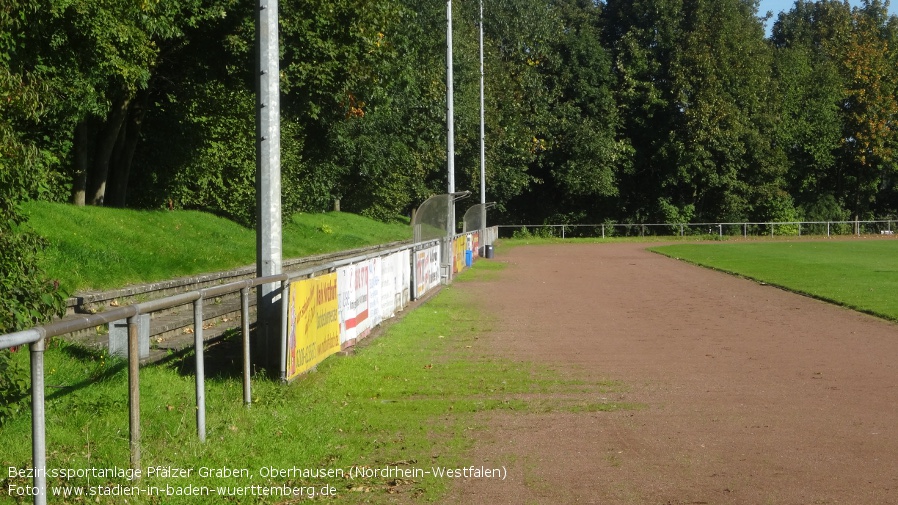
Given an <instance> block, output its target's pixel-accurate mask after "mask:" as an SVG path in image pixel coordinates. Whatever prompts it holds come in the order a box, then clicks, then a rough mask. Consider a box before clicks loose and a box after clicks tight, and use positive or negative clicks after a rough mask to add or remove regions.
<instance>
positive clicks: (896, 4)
mask: <svg viewBox="0 0 898 505" xmlns="http://www.w3.org/2000/svg"><path fill="white" fill-rule="evenodd" d="M848 3H850V4H851V5H852V6H855V7H860V6H861V5H862V4H863V2H861V1H860V0H850V1H849V2H848ZM793 5H795V0H761V6H760V7H759V8H758V15H760V16H763V15H764V14H765V13H766V12H767V11H772V12H773V19H771V20H770V21H768V22H767V35H768V36H770V30H772V29H773V23H774V21H776V18H777V17H779V13H780V12H781V11H787V10H789V9H791V8H792V6H793ZM889 13H890V14H893V15H898V0H892V1H891V2H890V3H889Z"/></svg>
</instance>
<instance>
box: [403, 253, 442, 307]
mask: <svg viewBox="0 0 898 505" xmlns="http://www.w3.org/2000/svg"><path fill="white" fill-rule="evenodd" d="M398 256H399V265H398V268H399V273H400V275H401V277H400V275H397V278H399V279H401V280H400V287H399V289H401V293H402V299H401V301H400V302H399V303H398V306H397V307H396V310H402V309H404V308H405V306H406V305H408V304H409V302H410V301H411V293H412V292H411V285H412V280H411V279H412V251H411V250H410V249H406V250H404V251H400V252H399V253H398ZM438 277H439V276H438ZM437 282H439V280H437Z"/></svg>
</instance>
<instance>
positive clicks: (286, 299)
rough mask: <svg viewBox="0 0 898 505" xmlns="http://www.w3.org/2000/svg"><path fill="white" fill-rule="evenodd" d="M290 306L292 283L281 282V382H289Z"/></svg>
mask: <svg viewBox="0 0 898 505" xmlns="http://www.w3.org/2000/svg"><path fill="white" fill-rule="evenodd" d="M289 305H290V281H289V280H288V279H285V280H283V281H281V382H287V321H288V318H289V316H290V314H289Z"/></svg>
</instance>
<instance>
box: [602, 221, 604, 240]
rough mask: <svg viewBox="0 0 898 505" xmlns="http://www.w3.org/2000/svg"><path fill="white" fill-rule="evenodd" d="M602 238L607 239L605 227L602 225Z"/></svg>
mask: <svg viewBox="0 0 898 505" xmlns="http://www.w3.org/2000/svg"><path fill="white" fill-rule="evenodd" d="M602 238H605V225H604V224H603V225H602Z"/></svg>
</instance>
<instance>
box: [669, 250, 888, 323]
mask: <svg viewBox="0 0 898 505" xmlns="http://www.w3.org/2000/svg"><path fill="white" fill-rule="evenodd" d="M652 250H654V251H656V252H659V253H661V254H664V255H667V256H670V257H674V258H678V259H681V260H684V261H688V262H690V263H695V264H697V265H702V266H706V267H710V268H715V269H718V270H722V271H726V272H730V273H734V274H737V275H740V276H743V277H747V278H750V279H755V280H758V281H761V282H765V283H767V284H772V285H775V286H779V287H782V288H785V289H788V290H791V291H795V292H797V293H802V294H805V295H808V296H812V297H815V298H819V299H821V300H826V301H828V302H832V303H835V304H838V305H842V306H845V307H848V308H851V309H854V310H858V311H861V312H865V313H868V314H873V315H876V316H879V317H882V318H885V319H890V320H892V321H898V297H896V296H895V293H898V240H895V239H893V238H884V239H879V238H877V239H866V240H846V241H808V242H752V243H719V244H677V245H670V246H663V247H656V248H654V249H652Z"/></svg>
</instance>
